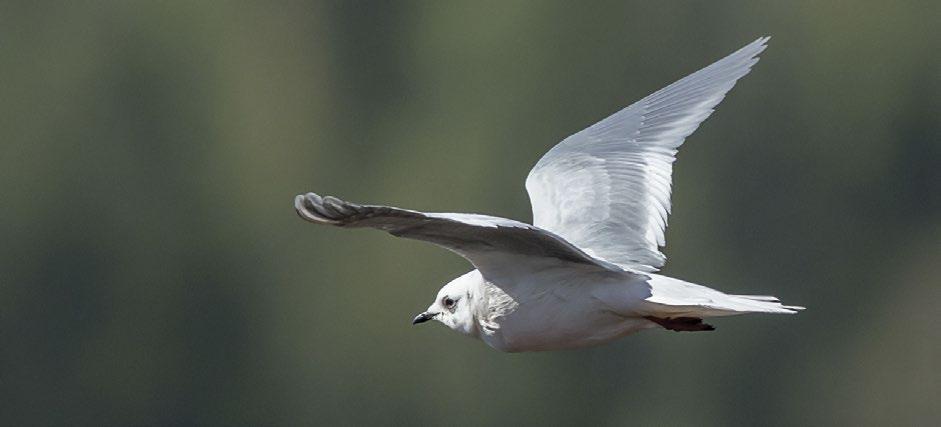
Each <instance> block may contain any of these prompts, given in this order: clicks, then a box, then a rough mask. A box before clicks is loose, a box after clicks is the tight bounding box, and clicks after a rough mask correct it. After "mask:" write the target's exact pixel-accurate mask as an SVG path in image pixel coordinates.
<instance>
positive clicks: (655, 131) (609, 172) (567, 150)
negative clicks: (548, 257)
mask: <svg viewBox="0 0 941 427" xmlns="http://www.w3.org/2000/svg"><path fill="white" fill-rule="evenodd" d="M767 41H768V38H767V37H762V38H759V39H758V40H755V41H754V42H752V43H751V44H749V45H747V46H745V47H743V48H742V49H739V50H738V51H736V52H735V53H732V54H731V55H729V56H727V57H725V58H723V59H721V60H719V61H717V62H715V63H713V64H712V65H709V66H708V67H706V68H703V69H701V70H699V71H697V72H695V73H693V74H690V75H689V76H687V77H685V78H683V79H681V80H679V81H677V82H675V83H673V84H671V85H669V86H667V87H665V88H663V89H660V90H658V91H657V92H654V93H653V94H651V95H649V96H647V97H646V98H644V99H642V100H640V101H638V102H636V103H634V104H632V105H630V106H628V107H627V108H624V109H622V110H621V111H618V112H617V113H614V114H612V115H611V116H609V117H607V118H605V119H604V120H601V121H600V122H598V123H596V124H594V125H592V126H590V127H588V128H587V129H585V130H582V131H581V132H578V133H576V134H574V135H572V136H570V137H568V138H566V139H565V140H563V141H562V142H560V143H559V144H558V145H556V146H555V147H553V148H552V149H551V150H549V152H547V153H546V154H545V155H544V156H543V157H542V158H541V159H540V160H539V162H538V163H536V166H534V167H533V169H532V171H530V173H529V176H528V177H527V178H526V190H527V191H528V192H529V197H530V201H531V202H532V207H533V224H534V225H536V226H538V227H540V228H543V229H546V230H549V231H552V232H554V233H556V234H558V235H559V236H562V237H563V238H565V239H566V240H568V241H569V242H572V243H573V244H575V245H576V246H578V247H579V248H581V249H582V250H583V251H585V252H586V253H588V254H589V255H591V256H594V257H596V258H601V259H604V260H606V261H609V262H611V263H614V264H617V265H620V266H623V267H626V268H630V269H634V270H640V271H647V272H650V271H656V270H657V269H658V268H659V267H662V266H663V264H664V263H665V262H666V256H664V255H663V253H661V252H660V250H659V247H660V246H664V245H665V244H666V239H665V237H664V232H665V230H666V227H667V218H668V216H669V214H670V192H671V186H672V178H671V175H672V173H673V162H674V161H675V160H676V152H677V149H678V148H679V146H680V145H682V144H683V141H684V140H685V139H686V137H687V136H689V135H690V134H691V133H693V131H695V130H696V128H697V127H699V124H700V123H702V121H703V120H705V119H706V118H707V117H709V115H710V114H712V111H713V108H714V107H715V106H716V105H717V104H718V103H719V102H720V101H722V99H723V98H724V97H725V94H726V93H727V92H728V91H729V90H730V89H732V87H733V86H734V85H735V82H736V81H737V80H738V79H739V78H741V77H742V76H744V75H746V74H748V72H749V71H750V70H751V67H752V66H753V65H754V64H755V63H756V62H758V58H757V55H758V54H759V53H761V52H762V51H763V50H764V49H765V47H766V43H767Z"/></svg>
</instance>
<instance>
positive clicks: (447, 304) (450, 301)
mask: <svg viewBox="0 0 941 427" xmlns="http://www.w3.org/2000/svg"><path fill="white" fill-rule="evenodd" d="M444 306H445V307H447V308H451V307H454V300H453V299H451V298H445V299H444Z"/></svg>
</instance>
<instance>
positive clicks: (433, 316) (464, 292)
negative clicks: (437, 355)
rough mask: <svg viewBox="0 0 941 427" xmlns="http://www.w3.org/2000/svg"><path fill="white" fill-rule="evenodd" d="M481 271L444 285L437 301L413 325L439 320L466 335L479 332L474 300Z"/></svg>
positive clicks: (416, 318) (416, 317) (413, 321)
mask: <svg viewBox="0 0 941 427" xmlns="http://www.w3.org/2000/svg"><path fill="white" fill-rule="evenodd" d="M479 277H480V273H479V272H477V271H476V270H474V271H472V272H470V273H468V274H465V275H463V276H461V277H458V278H457V279H454V280H452V281H451V282H450V283H448V284H447V285H444V287H443V288H441V290H440V291H438V296H437V297H435V301H434V302H433V303H431V306H429V307H428V309H427V310H425V311H424V312H423V313H420V314H419V315H418V316H415V319H414V320H412V324H413V325H417V324H419V323H425V322H427V321H429V320H437V321H439V322H441V323H444V324H445V325H446V326H447V327H449V328H451V329H453V330H455V331H458V332H460V333H462V334H465V335H476V334H477V321H476V319H475V318H474V311H473V305H474V304H473V301H474V293H475V291H476V288H477V287H476V286H474V285H475V283H476V281H475V279H477V280H479Z"/></svg>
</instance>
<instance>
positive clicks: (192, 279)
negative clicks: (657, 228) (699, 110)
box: [0, 0, 941, 425]
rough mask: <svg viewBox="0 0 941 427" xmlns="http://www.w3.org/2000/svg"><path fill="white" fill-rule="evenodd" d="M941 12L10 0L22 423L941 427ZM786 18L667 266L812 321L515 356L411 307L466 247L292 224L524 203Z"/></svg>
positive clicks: (14, 275) (860, 5)
mask: <svg viewBox="0 0 941 427" xmlns="http://www.w3.org/2000/svg"><path fill="white" fill-rule="evenodd" d="M939 5H941V3H938V2H933V1H923V2H914V1H896V2H886V1H874V0H873V1H854V2H844V1H833V2H819V1H792V2H771V1H747V2H746V1H734V2H687V1H666V2H620V1H618V2H608V3H591V4H585V3H581V2H578V3H576V2H545V1H512V2H484V3H481V2H463V3H458V2H431V1H427V2H394V3H393V2H336V3H305V2H279V3H274V2H264V1H244V2H182V1H160V2H145V1H98V2H4V3H3V5H2V8H0V9H2V10H0V186H2V187H0V191H2V196H0V242H2V244H0V393H2V395H0V419H2V424H6V425H82V424H85V425H181V424H191V425H192V424H198V425H305V424H315V423H326V422H340V421H345V422H349V423H357V424H361V425H363V424H369V425H398V424H414V423H428V424H449V425H494V424H503V425H507V424H510V423H513V422H524V423H526V424H546V423H553V424H554V423H561V424H575V423H578V424H588V423H600V424H625V423H631V424H635V423H636V424H640V425H677V424H692V425H734V424H742V425H755V424H759V425H775V424H781V425H786V424H790V425H801V424H804V425H806V424H812V425H824V424H842V425H856V424H869V425H887V424H892V425H916V424H920V425H926V424H931V423H932V422H933V421H937V419H938V416H939V415H941V413H939V405H938V396H941V376H939V375H938V373H937V362H938V361H939V360H941V350H939V346H941V344H939V343H941V333H939V332H938V331H939V328H938V327H937V325H936V324H937V318H938V314H939V309H938V306H939V303H941V291H939V289H941V286H939V281H941V172H939V166H941V60H939V56H938V50H939V47H941V44H939V40H941V26H939V25H938V17H939V16H941V6H939ZM764 34H770V35H772V36H773V38H772V40H771V43H770V48H769V49H768V50H767V51H766V52H765V54H764V55H763V59H762V61H761V62H760V63H759V64H758V66H757V67H756V69H755V70H754V71H753V72H752V74H751V75H749V76H748V77H746V78H745V79H744V80H742V81H741V82H740V83H739V85H738V86H737V87H736V89H735V90H733V91H732V93H731V94H730V96H729V97H728V98H727V99H726V100H725V101H724V102H723V103H722V104H721V106H720V107H719V109H718V111H717V113H716V114H715V115H713V117H712V118H710V119H709V120H708V121H707V122H706V123H705V124H704V125H703V126H702V128H700V130H699V131H698V132H696V134H694V136H693V137H692V138H691V139H690V140H688V141H687V144H686V145H685V146H684V147H683V150H682V152H681V153H680V159H679V162H678V164H677V168H676V172H675V174H674V183H675V191H674V196H673V201H674V208H675V210H674V212H675V213H674V215H673V216H672V217H671V225H670V228H669V231H668V235H667V240H668V247H667V248H666V253H667V254H668V256H669V257H670V263H669V264H668V267H667V268H666V270H665V272H666V274H669V275H673V276H677V277H680V278H687V279H690V280H694V281H697V282H700V283H704V284H708V285H712V286H715V287H717V288H719V289H722V290H725V291H729V292H735V293H754V294H773V295H778V296H780V297H782V298H783V299H784V300H785V301H786V302H788V303H793V304H801V305H806V306H808V307H809V308H808V310H807V311H806V312H804V313H802V314H800V315H798V316H793V317H784V316H758V315H755V316H749V317H747V318H734V319H726V320H719V321H717V322H716V324H717V325H718V327H719V329H718V331H716V332H714V333H710V334H682V335H680V334H672V333H652V332H651V333H643V334H640V335H638V336H636V337H633V338H630V339H625V340H622V341H619V342H616V343H614V344H611V345H608V346H605V347H600V348H594V349H587V350H579V351H568V352H558V353H543V354H512V355H508V354H501V353H498V352H495V351H493V350H490V349H489V348H487V347H486V346H484V345H483V344H481V343H479V342H475V341H472V340H468V339H464V338H461V337H459V336H457V335H455V334H454V333H452V332H450V331H447V330H446V329H445V328H443V327H440V326H432V327H423V328H412V327H411V326H409V324H408V323H409V320H410V319H411V316H412V315H414V314H415V313H416V312H417V311H418V310H420V309H422V308H424V307H426V306H427V304H429V303H430V301H431V299H432V297H433V295H434V292H435V291H436V290H437V289H438V287H439V286H440V285H442V284H443V283H445V282H447V281H448V280H450V279H451V278H452V277H454V276H456V275H458V274H460V273H463V272H465V271H467V270H468V269H469V267H468V266H467V264H466V263H465V262H464V261H463V260H462V259H460V258H458V257H456V256H454V255H451V254H449V253H447V252H445V251H442V250H439V249H437V248H434V247H430V246H426V245H423V244H420V243H416V242H410V241H402V240H397V239H392V238H389V237H387V236H385V235H382V234H381V233H375V232H373V233H369V232H361V233H360V232H354V233H350V232H347V231H344V230H333V229H328V228H316V227H314V226H311V225H309V224H306V223H304V222H302V221H301V220H299V219H298V218H296V217H295V215H294V212H293V209H292V205H291V203H292V197H293V196H294V195H295V194H297V193H299V192H305V191H310V190H316V191H318V192H321V193H326V194H337V195H341V196H344V197H346V198H349V199H350V200H354V201H356V200H358V201H372V202H377V203H390V204H395V205H399V206H404V207H411V208H416V209H425V210H439V211H440V210H444V211H457V212H461V211H469V212H481V213H490V214H495V215H502V216H507V217H511V218H518V219H522V220H528V219H529V218H530V213H529V206H528V200H527V197H526V195H525V193H524V191H523V179H524V177H525V175H526V173H527V172H528V170H529V168H530V166H531V165H532V164H534V163H535V161H536V160H537V159H538V157H539V156H541V155H542V153H543V152H545V151H546V150H547V149H548V148H549V147H550V146H551V145H553V144H554V143H556V142H557V141H559V140H561V139H562V138H563V137H565V136H567V135H569V134H571V133H573V132H575V131H577V130H579V129H581V128H583V127H585V126H586V125H589V124H591V123H593V122H594V121H596V120H598V119H600V118H602V117H604V116H605V115H607V114H608V113H611V112H613V111H615V110H616V109H618V108H619V107H622V106H625V105H627V104H629V103H631V102H633V101H634V100H637V99H639V98H641V97H642V96H644V95H646V94H648V93H650V92H652V91H654V90H656V89H658V88H660V87H662V86H664V85H666V84H668V83H670V82H672V81H674V80H675V79H678V78H680V77H682V76H684V75H686V74H688V73H690V72H692V71H695V70H696V69H698V68H700V67H702V66H705V65H707V64H708V63H711V62H712V61H714V60H716V59H718V58H720V57H722V56H724V55H726V54H728V53H730V52H732V51H734V50H735V49H737V48H739V47H741V46H743V45H744V44H746V43H747V42H749V41H752V40H754V39H755V38H757V37H758V36H760V35H764Z"/></svg>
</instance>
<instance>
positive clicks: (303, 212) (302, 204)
mask: <svg viewBox="0 0 941 427" xmlns="http://www.w3.org/2000/svg"><path fill="white" fill-rule="evenodd" d="M294 210H295V211H296V212H297V215H298V216H300V217H301V218H303V219H304V220H306V221H310V222H313V223H316V224H339V221H337V220H336V219H333V218H331V217H335V216H338V215H337V213H336V212H328V211H327V210H326V209H325V208H324V201H323V198H322V197H320V196H319V195H317V194H316V193H307V194H298V195H297V196H295V197H294Z"/></svg>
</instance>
